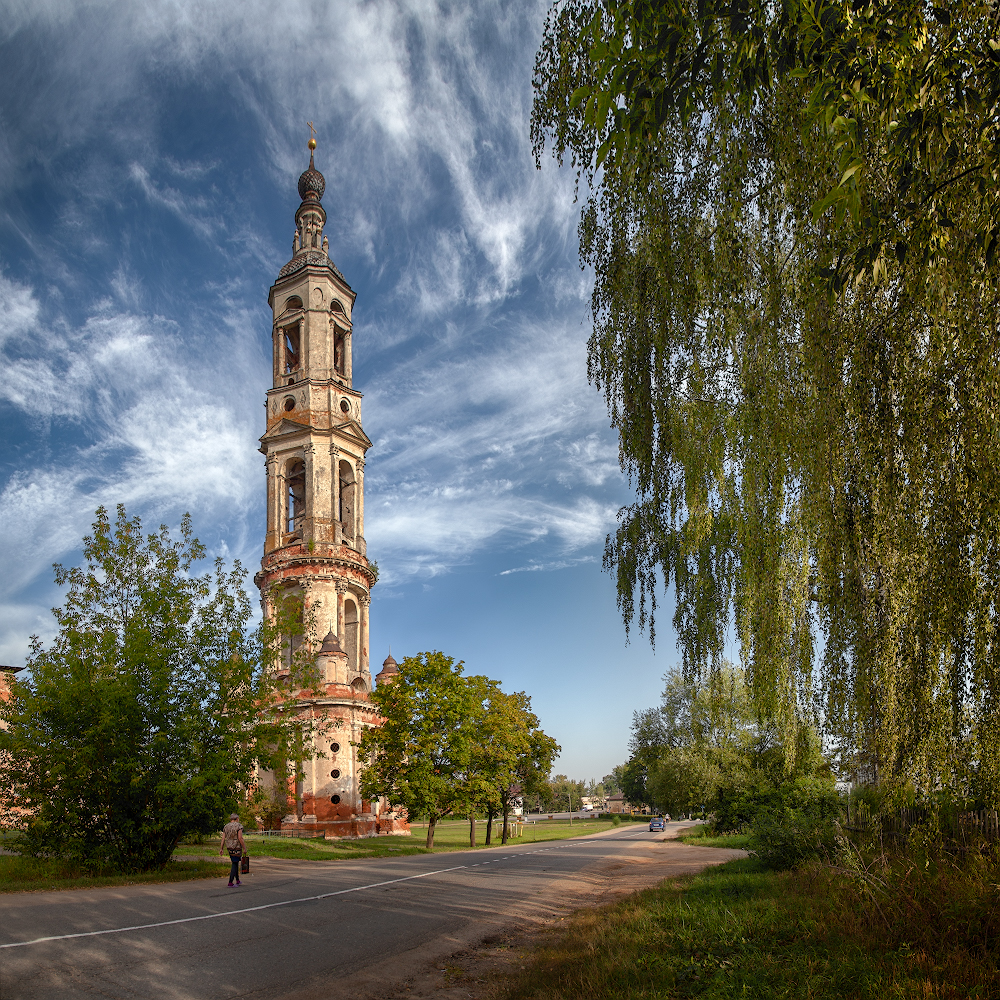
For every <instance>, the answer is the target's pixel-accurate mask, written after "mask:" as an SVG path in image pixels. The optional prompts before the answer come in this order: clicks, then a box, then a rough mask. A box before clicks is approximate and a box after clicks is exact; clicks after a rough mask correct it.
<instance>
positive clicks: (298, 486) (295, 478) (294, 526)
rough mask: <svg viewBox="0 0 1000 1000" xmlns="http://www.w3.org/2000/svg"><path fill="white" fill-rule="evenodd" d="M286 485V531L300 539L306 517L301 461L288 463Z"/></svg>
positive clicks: (296, 460) (304, 476)
mask: <svg viewBox="0 0 1000 1000" xmlns="http://www.w3.org/2000/svg"><path fill="white" fill-rule="evenodd" d="M285 479H286V481H287V483H288V499H287V501H286V504H287V506H286V512H287V517H288V522H287V530H288V531H291V532H293V533H295V534H298V535H299V536H300V537H301V535H302V527H303V522H304V520H305V516H306V466H305V463H304V462H303V461H302V460H301V459H295V460H294V461H291V462H289V463H288V468H287V470H286V472H285Z"/></svg>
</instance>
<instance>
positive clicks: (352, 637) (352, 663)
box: [344, 597, 359, 671]
mask: <svg viewBox="0 0 1000 1000" xmlns="http://www.w3.org/2000/svg"><path fill="white" fill-rule="evenodd" d="M358 624H359V623H358V606H357V604H355V603H354V600H353V598H351V597H348V598H347V599H346V600H345V601H344V652H345V653H347V666H348V668H349V669H350V670H352V671H356V670H357V669H358Z"/></svg>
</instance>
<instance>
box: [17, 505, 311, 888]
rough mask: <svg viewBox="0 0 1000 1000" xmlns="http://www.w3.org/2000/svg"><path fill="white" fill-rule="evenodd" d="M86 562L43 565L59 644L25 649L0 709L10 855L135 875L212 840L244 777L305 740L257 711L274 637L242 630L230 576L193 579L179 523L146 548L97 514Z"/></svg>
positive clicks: (234, 576) (240, 574) (245, 606)
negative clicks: (61, 595)
mask: <svg viewBox="0 0 1000 1000" xmlns="http://www.w3.org/2000/svg"><path fill="white" fill-rule="evenodd" d="M83 551H84V557H85V559H86V566H85V567H83V568H81V567H75V568H72V569H64V568H63V567H61V566H56V581H57V582H58V583H59V584H60V585H62V586H66V587H67V588H68V591H67V594H66V600H65V603H64V604H63V606H62V607H61V608H56V609H55V610H54V612H53V613H54V615H55V617H56V621H57V623H58V626H59V630H58V634H57V635H56V637H55V639H54V640H53V642H52V643H51V645H50V646H49V647H48V648H46V647H45V646H44V645H43V644H42V642H41V641H40V640H39V639H38V638H37V637H34V638H33V639H32V645H31V656H30V657H29V660H28V664H27V665H28V671H27V677H26V679H24V680H18V681H15V683H14V684H13V685H12V689H13V698H12V700H11V701H10V702H9V703H8V704H6V705H2V707H0V717H2V720H3V721H4V722H5V723H6V724H7V726H8V727H9V728H8V730H7V731H6V732H3V731H0V751H3V752H2V753H0V768H2V774H0V783H3V784H5V785H6V787H9V788H11V789H12V790H13V793H14V802H15V803H16V805H17V806H19V807H22V808H23V809H24V810H25V813H24V820H23V826H24V831H23V836H22V837H21V838H20V839H18V840H16V841H15V842H14V844H13V846H14V849H15V850H17V851H19V852H21V853H24V854H29V855H33V856H36V857H54V858H64V859H67V860H68V861H69V862H72V863H75V864H80V865H84V866H89V867H90V868H92V869H94V870H100V869H105V868H107V869H111V870H115V871H119V872H130V871H146V870H149V869H152V868H157V867H160V866H162V865H164V864H165V863H166V862H167V861H168V859H169V858H170V855H171V852H172V851H173V849H174V846H175V845H176V844H177V842H178V840H179V838H180V837H181V836H182V835H183V834H186V833H199V832H200V833H213V832H214V831H216V830H218V829H219V828H220V826H221V824H222V821H223V819H224V817H225V815H226V814H227V813H228V812H230V810H231V809H232V808H233V806H234V805H236V803H237V801H238V800H239V799H240V798H242V795H243V790H244V789H245V788H247V787H248V786H249V785H250V784H251V782H252V781H253V777H254V773H255V768H256V766H257V764H258V763H260V764H262V765H264V766H269V765H271V764H273V762H274V759H275V758H276V757H279V756H288V755H289V753H290V751H289V747H290V745H291V744H292V743H293V742H296V741H297V742H299V743H301V742H302V733H301V731H300V724H299V723H298V722H295V721H293V720H284V719H282V718H281V716H280V714H276V713H273V712H269V711H268V709H269V708H273V707H275V706H277V705H278V703H279V702H280V699H281V698H282V697H283V694H284V689H283V688H282V687H281V686H279V684H278V683H277V681H276V679H275V673H274V671H273V670H270V669H269V667H270V665H271V664H272V663H273V659H274V654H273V652H272V650H274V649H275V648H276V646H277V637H276V636H275V634H274V633H273V632H272V631H270V630H269V628H268V627H266V626H262V627H261V628H259V629H258V630H256V631H255V632H249V631H248V630H247V623H248V621H249V618H250V614H251V609H250V602H249V600H248V598H247V596H246V593H245V592H244V590H243V586H242V583H243V579H244V571H243V569H242V567H241V566H240V565H239V564H238V563H236V564H235V565H234V567H233V568H232V569H231V570H229V571H227V570H226V569H225V567H224V565H223V563H222V561H221V560H217V561H216V564H215V567H214V571H213V572H211V573H206V574H204V575H202V576H197V575H194V574H193V572H192V568H193V566H194V564H195V563H196V562H197V561H198V560H200V559H201V558H203V556H204V548H203V547H202V545H201V544H200V543H199V542H198V540H197V539H196V538H194V537H193V535H192V531H191V523H190V518H188V517H185V518H184V520H183V522H182V524H181V537H180V538H179V539H177V540H175V539H172V538H171V536H170V533H169V531H168V529H167V528H166V527H161V529H160V532H159V534H151V535H149V536H147V537H145V538H144V537H143V535H142V526H141V523H140V521H139V519H138V518H133V519H131V520H129V519H128V518H127V517H126V514H125V509H124V507H121V506H119V508H118V517H117V520H116V522H115V523H114V525H112V524H111V522H110V520H109V518H108V515H107V512H106V511H105V510H104V509H103V508H101V509H99V510H98V511H97V520H96V521H95V522H94V526H93V534H92V535H90V536H88V537H86V538H85V539H84V548H83ZM285 624H286V626H287V623H285ZM301 680H302V677H301V676H300V675H298V674H294V675H293V674H289V683H294V682H301Z"/></svg>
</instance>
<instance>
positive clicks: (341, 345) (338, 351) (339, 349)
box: [333, 326, 347, 375]
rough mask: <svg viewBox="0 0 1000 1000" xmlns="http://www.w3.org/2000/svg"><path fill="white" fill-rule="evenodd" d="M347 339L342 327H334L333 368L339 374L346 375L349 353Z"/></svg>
mask: <svg viewBox="0 0 1000 1000" xmlns="http://www.w3.org/2000/svg"><path fill="white" fill-rule="evenodd" d="M345 340H346V337H345V335H344V331H343V330H341V329H340V327H339V326H338V327H334V334H333V367H334V368H335V369H336V370H337V372H338V374H340V375H345V374H346V373H347V369H346V365H347V351H346V346H347V345H346V343H345Z"/></svg>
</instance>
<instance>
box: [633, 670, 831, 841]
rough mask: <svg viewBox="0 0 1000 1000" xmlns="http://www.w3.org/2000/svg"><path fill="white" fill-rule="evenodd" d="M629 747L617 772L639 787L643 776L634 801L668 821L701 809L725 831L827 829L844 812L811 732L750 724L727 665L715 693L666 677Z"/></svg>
mask: <svg viewBox="0 0 1000 1000" xmlns="http://www.w3.org/2000/svg"><path fill="white" fill-rule="evenodd" d="M631 749H632V754H633V755H632V758H631V759H630V760H629V762H628V764H626V765H625V766H624V768H623V774H624V775H626V776H633V780H635V782H636V784H637V786H638V781H639V776H640V775H642V774H644V775H645V783H644V785H642V787H641V788H639V787H637V788H636V789H635V790H634V791H633V794H635V795H637V796H638V795H639V793H640V791H641V792H642V793H643V794H644V796H645V797H644V798H643V799H638V798H636V799H631V798H630V801H645V802H647V803H648V804H650V805H652V806H653V807H654V808H656V809H658V810H660V811H662V812H666V813H670V814H671V815H674V816H678V815H692V814H698V813H703V812H705V811H707V812H708V813H710V814H711V816H712V818H713V824H714V828H715V829H716V830H717V831H719V832H722V833H728V832H730V831H737V832H743V831H745V830H748V829H750V828H752V827H754V826H755V824H763V825H768V824H772V825H773V824H780V823H781V822H783V821H785V820H787V821H788V822H789V823H790V824H792V826H794V827H796V829H797V828H798V827H799V826H801V825H802V823H805V824H806V825H807V826H808V825H809V824H814V825H815V824H820V825H823V824H826V826H828V827H829V828H830V830H831V831H832V825H831V824H832V820H833V819H834V818H835V817H837V816H839V815H840V812H841V810H842V804H841V801H840V798H839V796H838V795H837V794H836V792H835V791H834V779H833V773H832V771H831V769H830V765H829V763H828V761H827V760H826V758H825V757H824V755H823V754H822V752H821V749H820V743H819V738H818V735H817V733H816V730H815V728H814V727H812V726H811V725H809V724H807V723H805V722H802V723H800V724H798V726H797V727H796V729H795V731H794V734H793V737H792V739H790V740H782V739H781V734H780V733H778V732H777V731H776V730H775V728H774V727H772V726H768V725H766V724H761V723H760V722H759V721H758V720H757V719H756V717H755V715H754V712H753V706H752V705H751V703H750V699H749V697H748V692H747V689H746V684H745V680H744V674H743V671H741V670H739V669H736V668H734V667H732V666H725V667H723V668H722V669H721V670H720V671H719V673H718V674H717V675H716V676H715V678H714V682H713V686H712V687H708V686H700V685H697V684H695V683H693V682H690V681H688V680H686V679H685V678H684V675H683V672H682V671H680V670H679V669H676V668H675V669H673V670H671V671H668V673H667V674H666V675H665V676H664V690H663V696H662V699H661V703H660V705H659V706H658V707H657V708H652V709H648V710H646V711H643V712H636V713H635V716H634V719H633V724H632V742H631ZM800 820H801V821H802V823H800ZM767 828H768V830H770V829H771V826H769V825H768V827H767ZM831 835H832V834H831Z"/></svg>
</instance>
